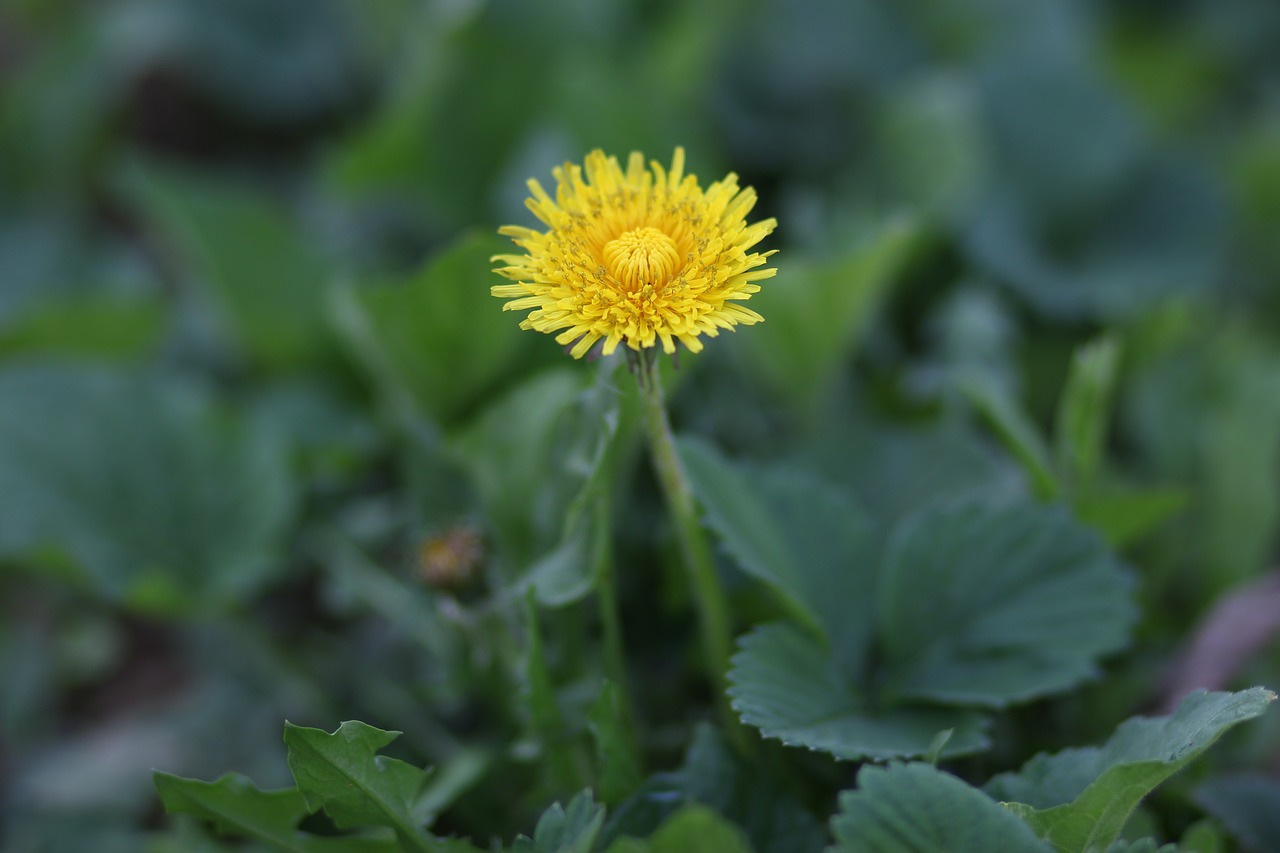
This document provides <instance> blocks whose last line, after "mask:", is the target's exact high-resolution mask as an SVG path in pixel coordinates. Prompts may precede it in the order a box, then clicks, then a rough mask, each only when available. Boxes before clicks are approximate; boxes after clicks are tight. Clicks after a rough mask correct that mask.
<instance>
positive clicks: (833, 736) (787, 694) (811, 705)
mask: <svg viewBox="0 0 1280 853" xmlns="http://www.w3.org/2000/svg"><path fill="white" fill-rule="evenodd" d="M738 643H739V651H738V653H737V654H736V655H734V657H733V666H732V668H731V669H730V671H729V681H730V684H731V685H732V686H731V687H730V688H729V695H730V696H731V697H732V699H733V707H734V709H735V710H737V711H738V713H739V714H741V716H742V721H743V722H744V723H747V724H749V725H752V726H755V727H756V728H758V729H760V733H761V734H763V735H764V736H765V737H771V738H776V739H778V740H780V741H782V742H783V743H784V744H787V745H789V746H802V747H805V748H807V749H812V750H817V751H821V752H828V753H830V754H832V755H834V756H835V757H837V758H842V759H846V760H858V759H872V760H883V759H887V758H899V757H911V756H918V755H924V754H926V753H927V752H928V751H929V749H930V748H931V747H932V745H933V743H934V738H935V737H936V736H937V734H938V732H940V731H942V730H944V729H954V730H955V733H954V735H953V736H952V738H951V740H950V741H948V742H947V745H946V748H945V750H944V754H945V755H964V754H967V753H971V752H975V751H977V750H980V749H983V748H985V747H986V745H987V740H986V738H985V737H984V736H983V734H982V729H983V727H984V725H985V718H984V717H983V716H982V715H980V714H977V713H973V712H968V711H958V710H955V711H953V710H945V709H941V708H919V707H894V708H887V709H884V710H878V709H872V708H871V707H870V705H869V703H868V702H867V701H866V699H865V698H864V697H862V696H860V695H859V694H858V693H857V690H856V688H855V686H854V684H853V683H852V682H851V681H850V680H849V679H848V678H847V677H846V676H845V674H844V673H843V672H841V670H840V669H839V667H838V666H837V665H836V663H835V661H834V660H832V658H831V655H830V654H829V652H827V650H826V649H824V648H823V647H822V645H821V644H820V643H819V642H817V641H816V640H814V639H812V638H811V637H809V636H807V635H806V634H804V633H803V632H802V631H800V630H799V629H798V628H796V627H794V626H791V625H785V624H773V625H766V626H764V627H761V628H757V629H755V630H754V631H752V632H750V633H749V634H747V635H746V636H744V637H742V638H741V639H740V640H739V641H738Z"/></svg>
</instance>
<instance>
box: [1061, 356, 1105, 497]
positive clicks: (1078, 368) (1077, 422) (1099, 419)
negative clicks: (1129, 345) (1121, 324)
mask: <svg viewBox="0 0 1280 853" xmlns="http://www.w3.org/2000/svg"><path fill="white" fill-rule="evenodd" d="M1119 362H1120V343H1119V341H1117V340H1116V339H1115V338H1113V337H1106V336H1104V337H1101V338H1098V339H1096V340H1094V341H1091V342H1089V343H1087V344H1085V345H1084V346H1082V347H1080V348H1079V349H1077V350H1076V353H1075V356H1074V357H1073V358H1072V360H1071V373H1070V374H1069V375H1068V376H1067V384H1066V387H1065V388H1063V390H1062V397H1061V399H1060V400H1059V401H1058V420H1057V427H1056V429H1055V438H1056V441H1057V458H1058V471H1059V472H1060V473H1061V475H1062V476H1063V477H1065V478H1067V479H1068V480H1069V482H1070V483H1071V486H1072V488H1073V489H1075V490H1080V489H1084V488H1088V486H1089V484H1090V483H1091V482H1092V480H1093V476H1094V474H1095V473H1096V472H1097V469H1098V463H1099V461H1100V460H1101V458H1102V449H1103V443H1104V441H1105V439H1106V435H1107V425H1108V423H1109V421H1110V415H1111V396H1112V393H1113V391H1114V389H1115V383H1116V371H1117V368H1118V367H1119Z"/></svg>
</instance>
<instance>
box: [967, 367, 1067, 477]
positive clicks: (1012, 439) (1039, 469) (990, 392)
mask: <svg viewBox="0 0 1280 853" xmlns="http://www.w3.org/2000/svg"><path fill="white" fill-rule="evenodd" d="M962 390H963V391H964V394H965V396H966V397H967V398H968V399H969V402H970V403H972V404H973V406H974V408H976V409H977V410H978V412H979V414H981V415H982V417H983V419H984V420H986V422H987V424H988V425H989V426H990V427H991V428H992V429H993V430H994V431H995V433H996V436H997V437H998V438H999V439H1000V441H1001V442H1002V443H1003V444H1004V446H1005V447H1006V448H1008V450H1009V452H1010V453H1012V454H1013V456H1014V458H1015V459H1017V460H1018V462H1019V463H1021V465H1022V467H1023V469H1024V470H1025V471H1026V472H1027V476H1028V477H1030V478H1031V486H1032V488H1033V489H1034V490H1035V493H1036V496H1037V497H1039V498H1040V499H1041V500H1053V499H1054V497H1056V496H1057V494H1058V492H1059V491H1060V489H1061V484H1060V483H1059V482H1058V474H1057V472H1056V471H1055V470H1054V466H1053V459H1052V457H1051V456H1050V454H1049V447H1048V445H1047V444H1046V443H1045V440H1044V436H1043V435H1041V433H1040V430H1039V429H1038V428H1037V427H1036V425H1035V424H1034V423H1032V421H1031V419H1030V418H1029V417H1028V416H1027V414H1026V413H1025V412H1023V411H1022V409H1021V408H1019V406H1018V404H1017V402H1016V401H1015V400H1013V399H1011V398H1010V397H1009V395H1008V394H1007V393H1006V392H1005V391H1004V390H1003V389H1001V388H999V387H998V386H997V385H995V384H994V383H992V382H990V381H984V380H981V379H978V378H971V379H969V380H968V381H966V382H965V383H964V385H963V386H962Z"/></svg>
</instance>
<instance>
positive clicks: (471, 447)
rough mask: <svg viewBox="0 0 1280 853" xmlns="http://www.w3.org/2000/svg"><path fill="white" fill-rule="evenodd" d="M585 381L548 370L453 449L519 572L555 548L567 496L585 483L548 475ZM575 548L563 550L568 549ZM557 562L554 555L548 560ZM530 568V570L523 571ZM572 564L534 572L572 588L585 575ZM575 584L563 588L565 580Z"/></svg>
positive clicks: (486, 414) (495, 407)
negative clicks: (563, 578)
mask: <svg viewBox="0 0 1280 853" xmlns="http://www.w3.org/2000/svg"><path fill="white" fill-rule="evenodd" d="M583 378H584V377H583V375H582V373H581V372H580V371H573V370H571V369H568V368H564V369H560V370H554V371H549V372H546V373H543V374H540V375H538V376H535V377H533V378H531V379H529V380H526V381H525V382H524V383H522V384H521V385H518V386H517V387H516V388H514V389H512V390H511V391H510V392H508V393H507V394H505V395H503V396H502V397H500V398H498V399H497V400H496V401H495V402H493V403H491V404H490V405H489V406H488V407H486V408H485V409H484V411H483V412H481V414H480V416H479V417H478V418H476V420H475V421H474V422H473V423H472V424H471V425H469V426H468V427H467V428H466V430H465V431H463V432H461V433H460V434H459V435H458V436H457V437H456V439H455V440H454V442H453V450H454V453H455V455H456V456H457V458H458V460H459V462H460V463H461V465H462V466H463V467H464V468H465V470H466V472H467V473H468V474H469V475H470V479H471V482H472V485H473V486H474V488H475V490H476V493H477V495H478V497H479V498H480V501H481V503H482V504H483V506H484V507H485V509H486V511H487V514H488V515H489V517H490V519H491V520H492V521H493V524H494V527H495V528H496V530H497V535H498V536H499V538H500V540H501V542H502V544H503V546H504V547H505V548H506V550H507V551H508V552H509V553H510V555H511V558H512V559H513V560H514V561H516V562H517V565H521V564H532V563H533V561H534V560H536V559H539V558H541V557H542V556H543V555H545V554H546V553H547V549H549V548H554V547H555V543H557V540H558V539H559V537H560V536H561V534H562V531H563V524H564V513H563V512H562V510H563V509H564V508H565V506H566V504H567V503H568V501H569V496H568V495H567V493H568V492H569V491H570V489H571V488H572V487H573V486H575V485H580V481H578V480H577V479H576V477H575V478H573V480H574V482H572V483H571V482H570V479H571V478H570V477H569V476H567V474H568V472H565V471H564V470H563V469H562V468H560V467H558V466H557V467H555V468H554V469H549V468H548V466H547V460H548V459H551V458H554V456H555V452H556V450H557V447H558V446H559V444H560V439H561V437H562V435H563V433H564V432H565V431H566V427H567V421H568V418H569V416H570V413H571V411H572V409H573V406H574V404H575V402H576V401H577V400H578V399H579V398H580V395H581V394H582V393H583V392H584V384H583ZM570 544H571V543H560V547H566V548H567V547H569V546H570ZM548 559H554V555H553V556H551V557H548ZM521 567H523V566H521ZM575 567H576V568H579V569H581V566H579V565H578V564H577V563H574V562H572V561H570V566H569V568H568V570H565V569H562V568H560V567H558V566H555V565H552V566H546V567H544V566H535V567H533V569H531V571H534V570H536V571H537V572H538V574H539V575H549V576H550V578H548V580H547V581H546V583H552V582H553V581H554V582H555V584H556V585H559V586H565V585H571V584H573V583H576V582H577V581H576V580H575V579H578V578H581V577H582V576H585V574H586V572H585V569H583V570H581V571H573V569H574V568H575ZM565 574H568V575H569V580H568V581H567V582H566V581H562V580H561V579H562V576H564V575H565Z"/></svg>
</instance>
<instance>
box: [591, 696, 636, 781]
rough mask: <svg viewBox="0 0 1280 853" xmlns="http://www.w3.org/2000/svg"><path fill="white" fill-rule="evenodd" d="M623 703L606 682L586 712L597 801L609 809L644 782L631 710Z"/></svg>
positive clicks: (621, 698) (622, 699)
mask: <svg viewBox="0 0 1280 853" xmlns="http://www.w3.org/2000/svg"><path fill="white" fill-rule="evenodd" d="M624 700H625V696H624V695H623V693H622V690H621V689H620V688H619V687H618V685H616V684H613V683H612V682H610V681H606V682H604V684H602V685H601V687H600V694H599V695H598V696H597V697H596V700H595V701H594V702H593V703H591V708H590V710H589V711H588V712H587V728H588V729H589V730H590V731H591V738H592V740H594V741H595V746H596V790H598V791H599V792H600V800H601V801H602V802H604V803H605V804H607V805H610V806H612V805H615V804H616V803H618V802H621V801H622V800H623V799H624V798H626V797H628V796H630V794H631V793H632V792H633V791H635V790H636V789H637V788H639V787H640V783H641V782H642V781H643V777H642V774H641V772H640V754H639V750H638V748H637V746H636V741H635V735H634V733H633V732H632V730H631V726H630V723H629V718H630V715H631V709H630V708H628V707H626V705H624V704H623V703H624Z"/></svg>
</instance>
